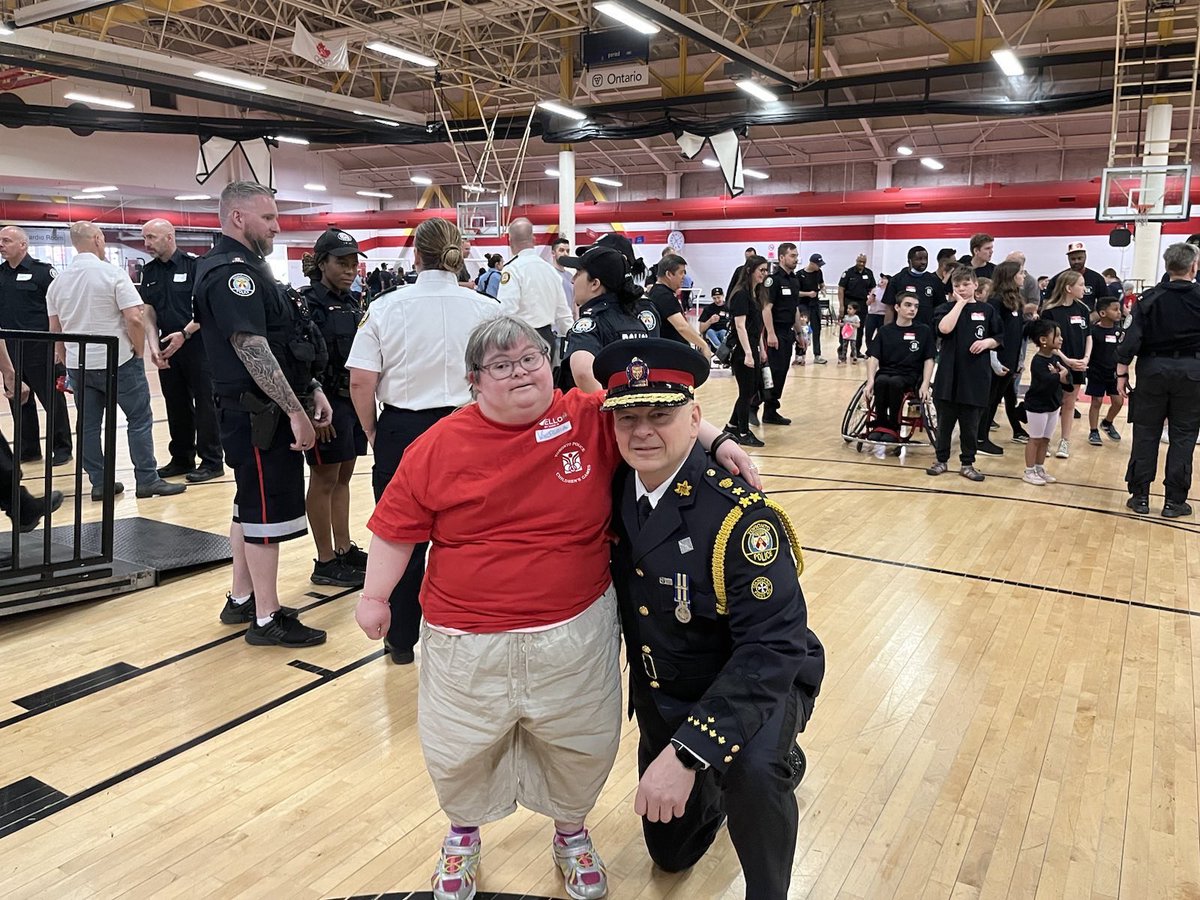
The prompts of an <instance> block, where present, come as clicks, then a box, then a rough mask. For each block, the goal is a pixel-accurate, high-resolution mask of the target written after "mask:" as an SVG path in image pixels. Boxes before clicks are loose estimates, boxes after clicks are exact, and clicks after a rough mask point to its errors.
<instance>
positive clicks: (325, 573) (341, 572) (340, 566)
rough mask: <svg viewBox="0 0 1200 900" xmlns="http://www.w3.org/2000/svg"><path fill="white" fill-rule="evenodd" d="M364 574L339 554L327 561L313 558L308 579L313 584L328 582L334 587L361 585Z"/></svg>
mask: <svg viewBox="0 0 1200 900" xmlns="http://www.w3.org/2000/svg"><path fill="white" fill-rule="evenodd" d="M364 577H365V575H364V573H363V571H362V570H361V569H355V568H352V567H351V566H349V565H347V564H346V562H345V561H343V560H342V558H341V557H339V556H334V558H333V559H331V560H329V562H321V561H320V560H316V559H314V560H313V572H312V575H311V576H310V577H309V579H308V580H309V581H311V582H312V583H313V584H330V585H333V586H334V587H362V586H363V579H364Z"/></svg>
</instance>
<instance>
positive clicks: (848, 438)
mask: <svg viewBox="0 0 1200 900" xmlns="http://www.w3.org/2000/svg"><path fill="white" fill-rule="evenodd" d="M873 431H882V432H885V433H887V434H894V435H895V437H896V440H895V441H873V440H869V439H868V438H867V435H869V434H870V433H871V432H873ZM842 440H844V441H845V442H846V443H847V444H854V445H855V446H854V449H855V450H857V451H858V452H859V453H861V452H862V449H863V447H864V446H866V447H887V448H890V449H891V451H892V455H893V456H899V455H900V451H901V450H903V449H904V448H905V447H927V448H929V449H930V450H932V449H934V447H936V446H937V413H936V412H935V411H934V408H933V404H932V403H926V402H925V401H924V400H922V399H921V398H920V397H919V396H917V394H916V393H915V392H913V391H909V392H908V393H906V394H905V395H904V402H903V403H902V404H901V406H900V431H899V432H898V433H897V432H894V431H892V429H891V428H885V427H883V426H881V425H880V424H879V420H878V419H877V418H876V416H875V409H874V405H873V404H871V403H868V402H867V383H866V382H865V381H864V382H863V383H862V384H860V385H859V386H858V390H857V391H855V392H854V399H853V400H851V401H850V405H849V406H848V407H846V415H845V416H844V417H843V418H842Z"/></svg>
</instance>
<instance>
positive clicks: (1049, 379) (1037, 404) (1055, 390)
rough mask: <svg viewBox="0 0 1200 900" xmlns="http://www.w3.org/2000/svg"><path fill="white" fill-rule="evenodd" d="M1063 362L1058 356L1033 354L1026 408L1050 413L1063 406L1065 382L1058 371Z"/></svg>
mask: <svg viewBox="0 0 1200 900" xmlns="http://www.w3.org/2000/svg"><path fill="white" fill-rule="evenodd" d="M1056 364H1057V366H1058V368H1059V369H1060V370H1061V369H1062V368H1063V362H1062V360H1061V359H1059V358H1058V357H1056V356H1042V354H1040V353H1035V354H1033V356H1032V357H1030V359H1029V389H1028V390H1027V391H1025V409H1026V410H1027V411H1029V412H1035V413H1048V412H1054V411H1055V410H1058V409H1061V408H1062V402H1063V383H1062V378H1061V376H1060V375H1059V373H1058V372H1055V371H1054V370H1053V369H1052V368H1051V366H1053V365H1056Z"/></svg>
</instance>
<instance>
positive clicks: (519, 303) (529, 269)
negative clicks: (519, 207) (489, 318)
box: [496, 247, 575, 335]
mask: <svg viewBox="0 0 1200 900" xmlns="http://www.w3.org/2000/svg"><path fill="white" fill-rule="evenodd" d="M496 299H497V300H499V301H500V309H501V310H502V311H503V313H504V315H506V316H516V317H517V318H518V319H520V320H521V321H523V322H525V323H526V324H528V325H532V326H533V327H534V328H543V327H545V326H546V325H553V326H554V330H555V331H556V332H558V333H559V334H560V335H561V334H566V333H567V332H568V331H569V330H570V328H571V326H572V325H573V324H575V317H574V316H573V315H572V314H571V307H570V306H569V305H568V303H567V295H566V292H565V291H563V283H562V275H560V274H559V272H558V270H557V269H555V268H554V266H552V265H550V263H548V262H546V260H544V259H542V257H541V255H540V254H539V253H538V250H537V248H536V247H526V248H525V249H524V250H522V251H521V252H520V253H518V254H517V256H516V258H515V259H513V260H512V261H511V262H509V263H507V264H506V265H505V266H504V272H503V274H502V275H501V276H500V294H499V296H498V297H497V298H496Z"/></svg>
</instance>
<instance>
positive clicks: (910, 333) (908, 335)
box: [904, 331, 917, 341]
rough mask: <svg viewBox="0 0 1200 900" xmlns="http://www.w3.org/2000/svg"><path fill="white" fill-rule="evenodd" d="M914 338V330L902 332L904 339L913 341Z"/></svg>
mask: <svg viewBox="0 0 1200 900" xmlns="http://www.w3.org/2000/svg"><path fill="white" fill-rule="evenodd" d="M916 339H917V333H916V332H915V331H906V332H904V340H906V341H915V340H916Z"/></svg>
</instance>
